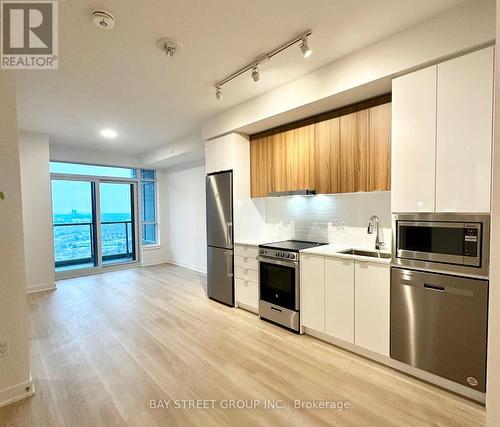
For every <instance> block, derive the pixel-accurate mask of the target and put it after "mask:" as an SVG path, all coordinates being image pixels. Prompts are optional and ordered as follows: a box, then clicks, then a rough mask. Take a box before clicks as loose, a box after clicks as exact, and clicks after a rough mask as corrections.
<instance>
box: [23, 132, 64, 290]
mask: <svg viewBox="0 0 500 427" xmlns="http://www.w3.org/2000/svg"><path fill="white" fill-rule="evenodd" d="M19 158H20V162H21V187H22V200H23V224H24V257H25V261H26V288H27V291H28V292H33V291H39V290H46V289H54V288H55V275H54V243H53V242H54V240H53V234H52V199H51V188H50V166H49V137H48V135H44V134H40V133H33V132H25V131H20V132H19Z"/></svg>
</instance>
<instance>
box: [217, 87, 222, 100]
mask: <svg viewBox="0 0 500 427" xmlns="http://www.w3.org/2000/svg"><path fill="white" fill-rule="evenodd" d="M215 97H216V98H217V99H222V89H221V87H220V86H216V87H215Z"/></svg>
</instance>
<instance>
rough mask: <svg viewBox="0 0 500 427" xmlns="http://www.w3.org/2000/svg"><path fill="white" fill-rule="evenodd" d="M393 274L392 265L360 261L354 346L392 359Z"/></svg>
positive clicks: (357, 273) (356, 287) (355, 296)
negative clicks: (391, 281)
mask: <svg viewBox="0 0 500 427" xmlns="http://www.w3.org/2000/svg"><path fill="white" fill-rule="evenodd" d="M390 274H391V269H390V267H389V266H388V265H384V264H376V263H369V262H358V261H356V266H355V277H356V286H355V294H354V301H355V304H354V313H355V320H354V323H355V325H356V326H355V335H354V342H355V344H356V345H359V346H360V347H364V348H367V349H368V350H371V351H375V352H377V353H381V354H383V355H385V356H389V333H390V323H389V320H390V306H389V303H390V298H391V295H390V292H391V287H390V280H391V278H390Z"/></svg>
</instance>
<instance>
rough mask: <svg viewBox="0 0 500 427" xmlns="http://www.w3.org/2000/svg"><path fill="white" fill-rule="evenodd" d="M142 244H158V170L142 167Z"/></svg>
mask: <svg viewBox="0 0 500 427" xmlns="http://www.w3.org/2000/svg"><path fill="white" fill-rule="evenodd" d="M141 194H142V203H141V204H142V244H143V245H156V244H157V242H158V238H157V235H158V221H157V218H156V171H154V170H149V169H141Z"/></svg>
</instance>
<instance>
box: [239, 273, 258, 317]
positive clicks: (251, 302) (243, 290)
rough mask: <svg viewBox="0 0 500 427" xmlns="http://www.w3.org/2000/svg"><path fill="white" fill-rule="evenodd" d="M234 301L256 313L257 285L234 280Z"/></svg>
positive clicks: (246, 281)
mask: <svg viewBox="0 0 500 427" xmlns="http://www.w3.org/2000/svg"><path fill="white" fill-rule="evenodd" d="M236 301H237V302H238V303H241V304H243V305H245V306H247V307H249V308H252V309H254V310H255V311H256V312H257V310H258V308H259V286H258V285H257V283H255V282H251V281H250V280H242V279H238V278H236Z"/></svg>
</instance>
